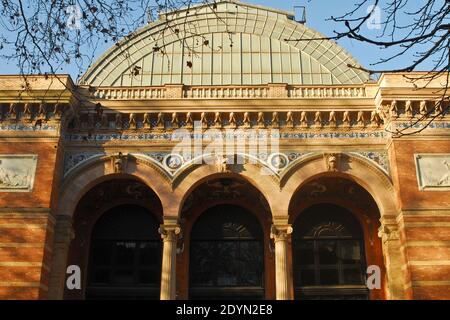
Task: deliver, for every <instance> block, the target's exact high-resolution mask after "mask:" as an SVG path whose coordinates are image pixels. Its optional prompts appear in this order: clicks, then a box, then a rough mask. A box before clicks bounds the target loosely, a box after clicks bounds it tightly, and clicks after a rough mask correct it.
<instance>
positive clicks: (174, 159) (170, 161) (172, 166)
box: [163, 154, 183, 171]
mask: <svg viewBox="0 0 450 320" xmlns="http://www.w3.org/2000/svg"><path fill="white" fill-rule="evenodd" d="M163 164H164V166H165V167H166V168H167V169H168V170H170V171H173V170H177V169H179V168H180V167H181V166H182V165H183V157H181V156H180V155H179V154H168V155H167V156H165V157H164V160H163Z"/></svg>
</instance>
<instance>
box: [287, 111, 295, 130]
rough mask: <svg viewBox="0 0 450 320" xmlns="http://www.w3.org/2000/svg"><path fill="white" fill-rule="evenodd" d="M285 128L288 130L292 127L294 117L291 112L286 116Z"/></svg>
mask: <svg viewBox="0 0 450 320" xmlns="http://www.w3.org/2000/svg"><path fill="white" fill-rule="evenodd" d="M286 126H287V127H289V128H293V127H294V116H293V115H292V111H288V113H287V114H286Z"/></svg>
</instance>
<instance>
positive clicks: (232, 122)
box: [228, 112, 237, 129]
mask: <svg viewBox="0 0 450 320" xmlns="http://www.w3.org/2000/svg"><path fill="white" fill-rule="evenodd" d="M228 126H229V127H230V128H233V129H235V128H236V127H237V123H236V116H235V115H234V112H230V116H229V119H228Z"/></svg>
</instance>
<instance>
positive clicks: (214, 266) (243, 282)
mask: <svg viewBox="0 0 450 320" xmlns="http://www.w3.org/2000/svg"><path fill="white" fill-rule="evenodd" d="M189 270H190V275H189V279H190V285H189V295H190V298H191V299H224V298H226V299H263V298H264V243H263V232H262V229H261V226H260V224H259V222H258V220H257V219H256V218H255V217H254V216H253V215H252V214H251V213H249V212H248V211H247V210H246V209H244V208H242V207H239V206H236V205H218V206H215V207H212V208H210V209H208V210H206V211H205V212H204V213H203V214H202V215H201V216H200V218H199V219H198V220H197V221H196V222H195V224H194V227H193V228H192V233H191V245H190V268H189Z"/></svg>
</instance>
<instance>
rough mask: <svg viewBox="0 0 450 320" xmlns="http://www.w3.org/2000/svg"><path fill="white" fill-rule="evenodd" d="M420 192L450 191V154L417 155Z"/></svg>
mask: <svg viewBox="0 0 450 320" xmlns="http://www.w3.org/2000/svg"><path fill="white" fill-rule="evenodd" d="M414 157H415V162H416V171H417V181H418V183H419V189H420V190H435V191H436V190H437V191H439V190H441V191H443V190H450V154H416V155H414Z"/></svg>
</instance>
